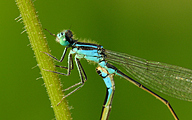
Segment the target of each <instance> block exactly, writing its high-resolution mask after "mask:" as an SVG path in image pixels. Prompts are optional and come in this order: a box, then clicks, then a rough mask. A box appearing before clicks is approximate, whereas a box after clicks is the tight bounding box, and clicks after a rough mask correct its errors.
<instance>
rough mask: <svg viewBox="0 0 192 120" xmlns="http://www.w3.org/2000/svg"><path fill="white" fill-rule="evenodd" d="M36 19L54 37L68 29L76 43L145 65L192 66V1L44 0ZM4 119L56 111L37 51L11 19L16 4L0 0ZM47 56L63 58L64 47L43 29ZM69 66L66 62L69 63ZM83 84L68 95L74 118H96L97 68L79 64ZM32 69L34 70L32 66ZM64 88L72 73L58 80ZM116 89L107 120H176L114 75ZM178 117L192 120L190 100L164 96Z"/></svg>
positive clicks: (39, 119) (74, 78) (46, 118)
mask: <svg viewBox="0 0 192 120" xmlns="http://www.w3.org/2000/svg"><path fill="white" fill-rule="evenodd" d="M34 3H35V7H36V10H37V11H38V15H39V19H40V21H41V23H42V25H43V27H44V28H47V29H49V30H50V31H51V32H52V33H58V32H60V31H61V30H63V29H69V28H71V30H73V31H74V32H75V35H76V37H77V38H79V39H84V38H86V39H87V40H89V39H91V40H94V41H96V42H98V43H99V44H101V45H103V46H104V47H105V48H106V49H110V50H115V51H119V52H125V53H128V54H131V55H134V56H138V57H141V58H145V59H148V60H154V61H160V62H165V63H169V64H174V65H178V66H182V67H186V68H189V69H192V55H191V53H192V7H191V6H192V1H189V0H155V1H154V0H148V1H147V0H146V1H140V0H104V1H103V0H97V1H90V0H73V1H71V0H58V1H56V2H55V1H53V0H46V1H40V0H38V1H35V2H34ZM0 9H1V10H0V15H1V19H0V25H1V29H0V32H1V35H0V40H1V44H0V45H1V46H0V51H1V59H0V61H1V62H0V63H1V72H0V119H1V120H53V119H54V113H53V110H52V108H51V105H50V101H49V99H48V96H47V93H46V89H45V87H44V85H43V80H42V79H38V80H36V79H37V78H39V77H41V75H40V71H39V68H38V67H35V66H36V65H37V63H36V60H35V57H34V53H33V51H32V49H31V46H30V43H29V40H28V38H27V34H26V33H23V34H20V33H21V32H22V31H23V29H22V28H23V24H20V22H16V21H15V20H14V19H15V18H16V17H18V16H19V11H18V9H17V6H16V5H15V2H14V1H5V0H1V1H0ZM44 32H45V34H46V36H47V40H48V44H49V46H50V48H51V50H52V54H53V55H54V56H56V57H57V58H60V56H61V54H62V52H63V47H62V46H60V45H59V44H58V43H56V42H55V40H54V39H55V38H54V37H53V36H51V35H49V33H48V32H46V31H44ZM66 62H67V61H64V63H63V64H64V65H66V64H67V63H66ZM82 65H83V67H84V69H85V70H86V73H87V76H88V80H87V82H86V83H85V85H84V87H83V88H82V89H81V90H79V91H77V92H75V93H74V94H72V95H70V96H69V97H68V98H67V100H68V102H69V105H70V108H71V113H72V117H73V119H74V120H98V119H99V117H100V112H101V108H102V104H103V101H104V98H105V92H106V89H105V85H104V82H103V81H102V79H101V78H100V77H99V76H98V75H97V74H96V72H95V67H96V65H92V64H88V63H87V62H86V61H85V60H82ZM32 68H33V69H32ZM61 79H62V82H63V83H64V84H65V85H64V88H67V87H69V86H71V85H73V84H74V83H76V82H78V81H79V76H78V72H77V70H76V68H75V70H73V72H72V74H71V76H68V77H65V76H61ZM115 83H116V91H115V96H114V100H113V107H112V111H111V114H110V117H109V119H110V120H117V119H118V120H173V117H172V115H171V113H170V111H169V110H168V108H167V107H166V106H165V105H164V104H163V103H162V102H160V101H159V100H157V99H156V98H154V97H153V96H152V95H150V94H148V93H146V92H145V91H143V90H141V89H139V88H137V87H136V86H134V85H132V84H131V83H129V82H127V81H126V80H124V79H122V78H119V77H117V76H116V77H115ZM155 92H156V93H158V94H160V95H161V96H162V97H164V98H166V99H167V100H169V102H170V103H171V105H172V107H173V108H174V110H175V111H176V113H177V115H178V117H179V118H180V119H181V120H189V119H191V118H192V114H191V113H192V102H187V101H182V100H178V99H176V98H172V97H169V96H167V95H164V94H161V93H159V92H157V91H155Z"/></svg>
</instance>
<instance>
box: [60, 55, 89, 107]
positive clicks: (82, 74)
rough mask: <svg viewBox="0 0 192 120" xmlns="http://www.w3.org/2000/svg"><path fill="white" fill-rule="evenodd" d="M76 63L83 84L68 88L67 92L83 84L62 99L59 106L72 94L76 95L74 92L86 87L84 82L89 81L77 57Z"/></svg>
mask: <svg viewBox="0 0 192 120" xmlns="http://www.w3.org/2000/svg"><path fill="white" fill-rule="evenodd" d="M75 62H76V65H77V69H78V72H79V76H80V79H81V82H79V83H76V84H75V85H73V86H71V87H69V88H67V90H69V89H71V88H73V87H75V86H77V85H80V84H81V85H80V86H79V87H77V88H75V89H74V90H73V91H71V92H70V93H68V94H67V95H65V96H64V97H63V98H62V99H61V101H60V102H59V103H58V104H57V106H58V105H59V104H60V103H61V102H62V101H63V100H64V99H65V98H66V97H68V96H69V95H71V94H72V93H74V92H76V91H77V90H79V89H80V88H81V87H82V86H83V85H84V82H85V81H86V80H87V75H86V74H85V71H84V69H83V67H82V65H81V63H80V61H79V59H78V58H77V57H76V56H75ZM83 76H84V78H85V79H83Z"/></svg>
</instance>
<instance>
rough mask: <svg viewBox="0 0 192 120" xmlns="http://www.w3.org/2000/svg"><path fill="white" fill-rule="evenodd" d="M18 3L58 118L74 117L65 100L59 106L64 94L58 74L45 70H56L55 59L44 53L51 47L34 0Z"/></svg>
mask: <svg viewBox="0 0 192 120" xmlns="http://www.w3.org/2000/svg"><path fill="white" fill-rule="evenodd" d="M16 4H17V6H18V8H19V10H20V14H21V16H22V19H23V23H24V25H25V29H26V31H27V34H28V37H29V40H30V44H31V46H32V49H33V50H34V53H35V56H36V60H37V63H38V66H39V68H40V71H41V74H42V77H43V80H44V82H45V86H46V89H47V93H48V96H49V98H50V101H51V106H52V108H53V110H54V113H55V117H56V119H57V120H69V119H72V118H71V114H70V112H69V109H68V105H67V102H66V101H65V100H64V101H63V102H62V103H61V104H60V105H59V106H57V103H58V102H59V101H60V100H61V99H62V96H64V94H63V92H62V88H61V86H60V81H59V78H58V76H57V74H54V73H52V72H47V71H44V70H43V69H46V70H52V71H55V67H54V64H53V60H52V59H51V58H50V57H49V56H47V55H45V54H44V53H42V52H48V53H49V48H48V46H47V42H46V39H45V35H44V34H43V32H42V25H41V23H40V22H39V20H38V17H37V14H36V11H35V8H34V5H33V2H32V0H16ZM41 51H42V52H41Z"/></svg>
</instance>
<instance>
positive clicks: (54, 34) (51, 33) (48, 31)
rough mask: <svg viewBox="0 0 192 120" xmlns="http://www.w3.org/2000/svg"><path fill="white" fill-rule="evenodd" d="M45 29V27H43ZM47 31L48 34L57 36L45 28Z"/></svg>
mask: <svg viewBox="0 0 192 120" xmlns="http://www.w3.org/2000/svg"><path fill="white" fill-rule="evenodd" d="M44 29H45V30H47V29H46V28H44ZM47 31H48V32H49V33H50V35H53V36H54V37H57V36H56V35H55V34H53V33H51V32H50V31H49V30H47Z"/></svg>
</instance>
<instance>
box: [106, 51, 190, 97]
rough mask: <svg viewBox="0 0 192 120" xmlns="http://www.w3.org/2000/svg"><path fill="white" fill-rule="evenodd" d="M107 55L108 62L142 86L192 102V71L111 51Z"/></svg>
mask: <svg viewBox="0 0 192 120" xmlns="http://www.w3.org/2000/svg"><path fill="white" fill-rule="evenodd" d="M105 54H106V60H107V61H109V62H111V63H115V64H118V65H120V66H122V67H123V68H125V70H126V71H127V72H128V73H129V74H130V75H132V76H133V77H135V78H136V80H138V81H140V82H141V83H142V84H145V85H147V86H149V87H151V88H153V89H155V90H157V91H160V92H162V93H164V94H167V95H169V96H173V97H176V98H178V99H182V100H187V101H192V70H190V69H186V68H182V67H179V66H175V65H169V64H166V63H160V62H155V61H148V60H145V59H142V58H138V57H135V56H131V55H128V54H124V53H119V52H114V51H110V50H105Z"/></svg>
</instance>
